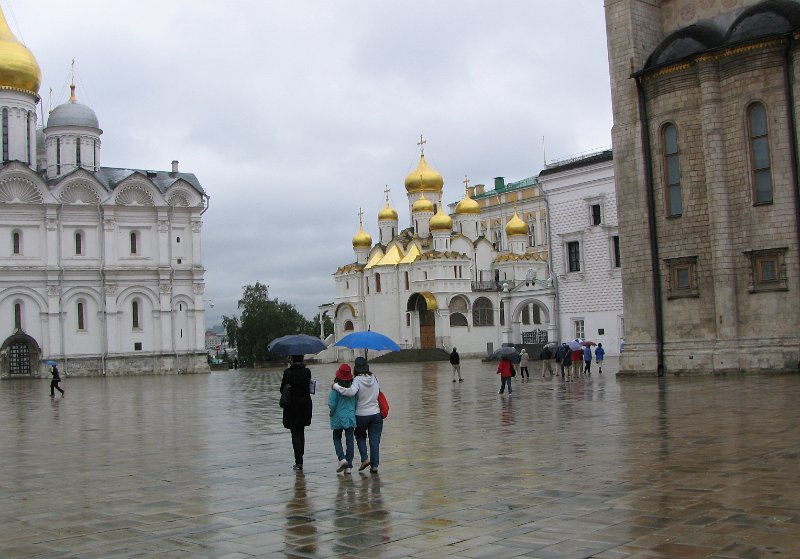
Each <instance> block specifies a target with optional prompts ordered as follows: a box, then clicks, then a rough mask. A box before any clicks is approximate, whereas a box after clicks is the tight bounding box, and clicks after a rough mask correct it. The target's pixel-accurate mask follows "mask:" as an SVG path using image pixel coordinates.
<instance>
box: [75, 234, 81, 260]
mask: <svg viewBox="0 0 800 559" xmlns="http://www.w3.org/2000/svg"><path fill="white" fill-rule="evenodd" d="M75 254H76V255H77V256H81V255H83V233H82V232H81V231H77V232H76V233H75Z"/></svg>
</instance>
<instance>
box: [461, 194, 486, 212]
mask: <svg viewBox="0 0 800 559" xmlns="http://www.w3.org/2000/svg"><path fill="white" fill-rule="evenodd" d="M479 213H481V205H480V204H478V203H477V202H476V201H475V200H473V199H472V198H470V197H469V194H464V199H463V200H461V201H460V202H459V203H458V204H456V214H458V215H464V214H479Z"/></svg>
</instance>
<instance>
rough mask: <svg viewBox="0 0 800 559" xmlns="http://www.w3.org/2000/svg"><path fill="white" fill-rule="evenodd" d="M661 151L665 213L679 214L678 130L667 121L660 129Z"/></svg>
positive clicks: (681, 206)
mask: <svg viewBox="0 0 800 559" xmlns="http://www.w3.org/2000/svg"><path fill="white" fill-rule="evenodd" d="M661 144H662V145H661V151H662V153H663V156H664V184H665V185H666V197H667V200H666V202H667V215H668V216H670V217H675V216H679V215H681V214H682V213H683V204H682V202H681V163H680V152H679V151H678V130H677V128H675V125H674V124H672V123H668V124H666V125H664V128H663V129H662V137H661Z"/></svg>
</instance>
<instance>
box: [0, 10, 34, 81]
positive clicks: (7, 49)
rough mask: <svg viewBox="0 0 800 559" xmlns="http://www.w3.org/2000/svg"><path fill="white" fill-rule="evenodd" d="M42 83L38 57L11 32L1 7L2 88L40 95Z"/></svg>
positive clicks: (0, 52)
mask: <svg viewBox="0 0 800 559" xmlns="http://www.w3.org/2000/svg"><path fill="white" fill-rule="evenodd" d="M41 84H42V71H41V70H40V69H39V64H38V62H36V58H34V56H33V53H32V52H31V51H29V50H28V47H26V46H25V45H23V44H22V43H20V42H19V41H18V40H17V38H16V37H15V36H14V34H13V33H12V32H11V29H10V28H9V27H8V23H7V22H6V18H5V15H3V10H2V8H0V89H12V90H16V91H23V92H25V93H30V94H31V95H37V96H38V94H39V86H40V85H41Z"/></svg>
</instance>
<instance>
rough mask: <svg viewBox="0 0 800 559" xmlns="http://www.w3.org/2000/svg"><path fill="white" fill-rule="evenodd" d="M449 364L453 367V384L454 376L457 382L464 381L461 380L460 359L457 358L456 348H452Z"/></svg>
mask: <svg viewBox="0 0 800 559" xmlns="http://www.w3.org/2000/svg"><path fill="white" fill-rule="evenodd" d="M450 364H451V365H452V366H453V382H455V381H456V375H458V382H461V381H462V380H464V379H463V378H461V357H459V355H458V352H457V351H456V348H453V351H452V353H450Z"/></svg>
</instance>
